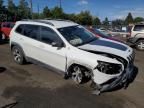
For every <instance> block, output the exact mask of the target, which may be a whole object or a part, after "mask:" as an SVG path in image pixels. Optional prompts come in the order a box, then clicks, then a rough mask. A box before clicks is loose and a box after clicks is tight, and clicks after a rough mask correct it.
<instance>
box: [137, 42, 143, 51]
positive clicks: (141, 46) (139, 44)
mask: <svg viewBox="0 0 144 108" xmlns="http://www.w3.org/2000/svg"><path fill="white" fill-rule="evenodd" d="M136 48H137V49H138V50H140V51H144V40H139V41H138V42H137V43H136Z"/></svg>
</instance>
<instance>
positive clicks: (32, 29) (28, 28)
mask: <svg viewBox="0 0 144 108" xmlns="http://www.w3.org/2000/svg"><path fill="white" fill-rule="evenodd" d="M39 28H40V27H39V26H37V25H25V27H24V31H23V35H25V36H27V37H30V38H33V39H38V37H39V34H40V32H39V30H40V29H39Z"/></svg>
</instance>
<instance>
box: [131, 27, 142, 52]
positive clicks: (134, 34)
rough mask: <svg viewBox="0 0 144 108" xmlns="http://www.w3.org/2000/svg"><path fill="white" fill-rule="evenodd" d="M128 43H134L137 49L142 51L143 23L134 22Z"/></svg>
mask: <svg viewBox="0 0 144 108" xmlns="http://www.w3.org/2000/svg"><path fill="white" fill-rule="evenodd" d="M128 43H130V44H132V45H135V46H136V48H137V49H138V50H143V51H144V24H136V25H134V26H133V27H132V29H131V37H130V38H129V39H128Z"/></svg>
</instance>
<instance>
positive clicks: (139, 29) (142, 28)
mask: <svg viewBox="0 0 144 108" xmlns="http://www.w3.org/2000/svg"><path fill="white" fill-rule="evenodd" d="M134 31H144V25H135V27H134Z"/></svg>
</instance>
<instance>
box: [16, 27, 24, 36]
mask: <svg viewBox="0 0 144 108" xmlns="http://www.w3.org/2000/svg"><path fill="white" fill-rule="evenodd" d="M23 29H24V25H19V26H18V27H17V28H16V30H15V31H16V32H17V33H19V34H23Z"/></svg>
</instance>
